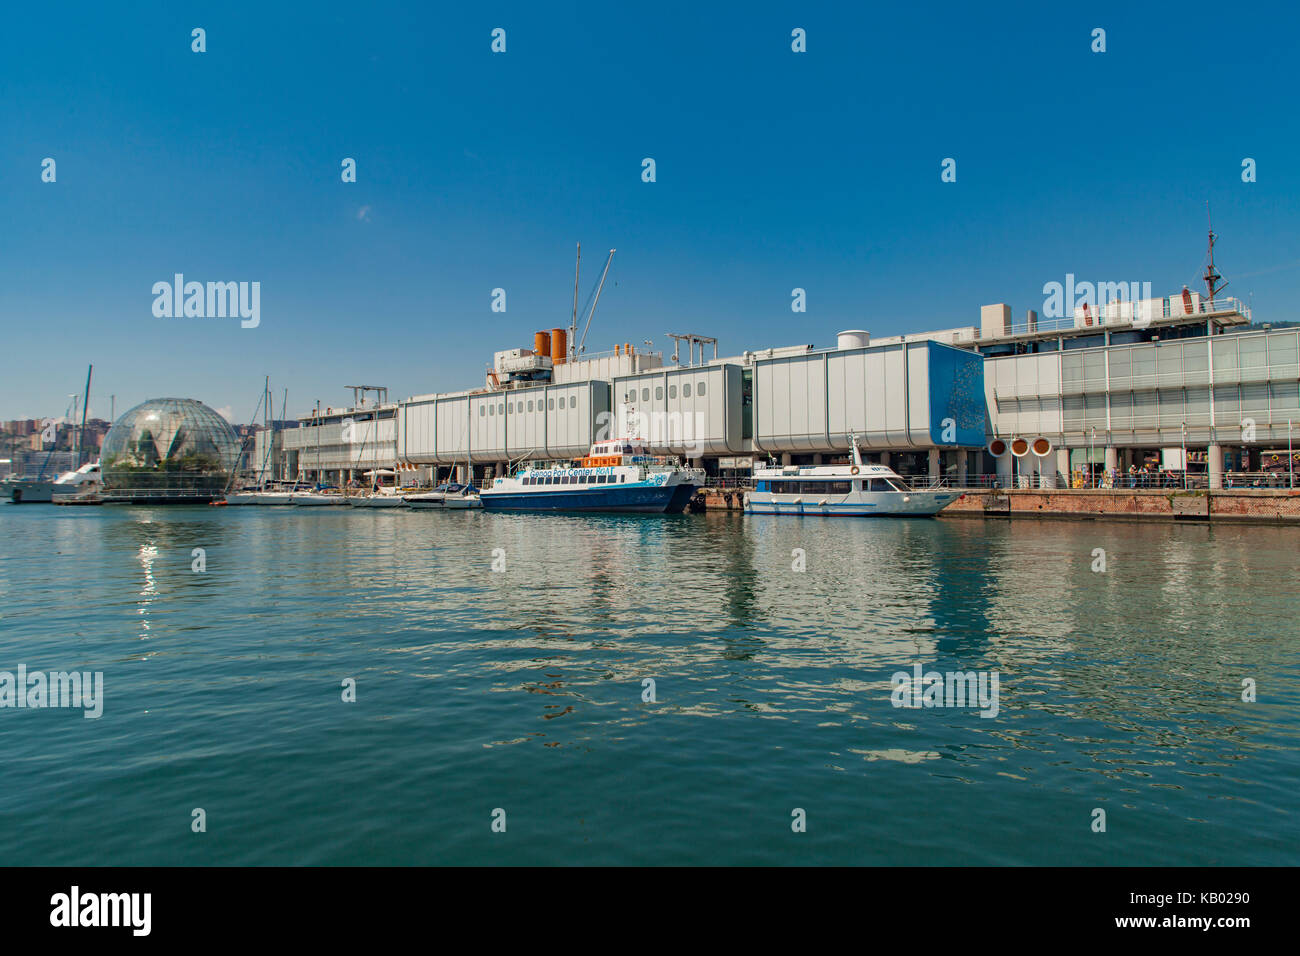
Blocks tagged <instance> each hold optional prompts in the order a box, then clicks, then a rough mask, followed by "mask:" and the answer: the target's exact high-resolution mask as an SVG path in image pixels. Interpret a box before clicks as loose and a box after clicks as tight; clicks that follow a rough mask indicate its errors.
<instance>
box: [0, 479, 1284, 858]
mask: <svg viewBox="0 0 1300 956" xmlns="http://www.w3.org/2000/svg"><path fill="white" fill-rule="evenodd" d="M1296 541H1297V539H1296V532H1295V531H1294V530H1293V529H1288V528H1278V527H1215V526H1210V525H1208V524H1203V523H1202V524H1180V523H1168V524H1159V525H1153V524H1140V523H1125V522H1078V521H1051V520H1044V521H1036V522H1017V523H1010V522H999V521H996V520H984V519H943V518H940V519H906V520H889V519H875V520H871V519H864V520H850V519H843V520H828V519H821V518H797V517H744V516H741V515H738V514H716V513H714V514H706V515H679V516H671V517H656V516H640V515H629V516H617V515H593V516H585V515H536V514H509V513H485V512H458V513H438V512H431V511H424V512H413V511H407V510H404V509H350V508H311V509H300V508H267V507H263V508H258V507H244V508H207V507H172V508H166V507H154V508H147V507H125V506H124V507H100V508H59V507H51V506H39V505H30V506H13V505H0V672H16V671H17V669H18V667H19V666H20V665H23V666H24V667H25V668H26V670H27V671H28V672H29V673H30V672H33V671H46V672H49V671H72V670H77V671H84V672H102V673H103V701H102V706H103V709H102V715H101V716H99V717H98V718H97V719H87V718H86V717H85V716H83V713H82V711H80V710H78V709H73V708H53V707H45V708H40V707H24V708H17V707H4V708H0V752H2V753H3V754H4V768H5V786H4V787H3V788H0V864H3V865H6V866H13V865H60V864H128V865H131V864H164V865H165V864H381V865H387V864H396V865H402V864H551V863H554V864H562V865H569V864H812V863H836V864H995V865H996V864H1065V865H1075V864H1079V865H1085V864H1086V865H1104V864H1116V865H1160V864H1171V865H1200V864H1208V865H1220V864H1281V865H1294V864H1296V863H1298V862H1300V852H1298V851H1297V845H1298V838H1300V826H1297V800H1296V793H1297V792H1298V788H1300V748H1298V747H1297V744H1298V743H1300V707H1297V704H1300V681H1297V677H1298V676H1300V625H1298V624H1297V618H1298V616H1300V597H1298V596H1297V595H1298V594H1300V588H1298V585H1300V572H1298V571H1297V565H1296V561H1295V554H1296ZM196 549H199V550H197V551H196ZM915 665H920V666H921V668H922V669H923V670H924V671H925V672H930V671H934V672H940V673H948V672H980V673H983V674H986V675H991V674H993V673H994V672H996V675H997V679H998V685H997V686H998V689H999V694H998V699H997V707H996V713H991V712H989V710H988V709H985V710H984V711H981V710H980V709H978V708H975V707H971V706H946V707H920V708H913V707H898V706H895V705H894V704H895V700H894V699H893V697H894V695H893V693H892V692H893V689H894V682H893V681H892V676H893V675H895V674H897V673H899V672H903V673H907V674H911V673H912V672H913V668H914V666H915ZM353 681H354V682H355V685H354V686H355V701H348V700H345V699H344V698H345V697H349V696H351V693H352V691H351V689H350V688H351V687H352V686H353V685H352V684H351V682H353ZM647 681H649V682H652V683H648V682H647ZM1244 686H1245V687H1246V688H1249V687H1253V688H1254V694H1255V696H1256V699H1255V700H1243V693H1244V691H1243V687H1244ZM1245 696H1247V697H1250V696H1251V694H1250V693H1248V692H1246V693H1245ZM968 703H969V702H968ZM982 714H987V716H985V715H982ZM1099 810H1100V811H1104V816H1101V815H1099V814H1098V812H1097V811H1099ZM801 812H802V813H801ZM1101 819H1104V831H1103V830H1100V829H1099V826H1098V820H1101ZM199 821H201V822H202V826H200V823H199ZM801 822H802V825H801ZM494 823H496V824H497V826H496V827H495V828H494ZM502 828H504V832H499V831H500V830H501V829H502ZM196 829H198V830H201V832H196Z"/></svg>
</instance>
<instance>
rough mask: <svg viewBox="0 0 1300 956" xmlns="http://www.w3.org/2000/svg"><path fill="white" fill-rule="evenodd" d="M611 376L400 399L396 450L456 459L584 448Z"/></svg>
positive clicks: (426, 460)
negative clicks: (600, 378)
mask: <svg viewBox="0 0 1300 956" xmlns="http://www.w3.org/2000/svg"><path fill="white" fill-rule="evenodd" d="M609 410H610V409H609V385H608V383H606V382H596V381H587V382H574V383H572V384H569V385H547V386H541V387H537V388H514V389H507V390H503V391H497V392H473V393H472V392H459V393H454V394H448V395H422V396H418V397H415V398H410V399H407V400H405V401H404V402H402V403H401V404H400V405H399V411H398V423H397V436H398V440H397V451H398V455H399V457H400V458H401V459H402V460H403V461H407V462H411V463H413V464H431V465H454V464H457V463H462V464H463V463H464V462H465V460H466V458H473V459H475V460H477V461H479V462H489V461H506V460H507V459H512V458H521V457H524V456H528V457H532V458H571V457H573V456H576V455H585V454H586V453H587V452H588V451H589V450H590V448H591V441H592V436H593V435H594V434H595V433H596V429H597V428H598V427H599V425H600V424H601V423H602V422H604V421H605V420H606V419H605V418H602V417H601V416H608V414H609Z"/></svg>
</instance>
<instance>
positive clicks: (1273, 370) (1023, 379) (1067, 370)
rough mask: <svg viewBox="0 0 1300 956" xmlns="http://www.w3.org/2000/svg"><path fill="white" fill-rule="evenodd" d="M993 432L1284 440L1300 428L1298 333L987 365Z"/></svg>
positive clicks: (1122, 441)
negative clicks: (1246, 431) (1248, 432)
mask: <svg viewBox="0 0 1300 956" xmlns="http://www.w3.org/2000/svg"><path fill="white" fill-rule="evenodd" d="M985 389H986V394H987V400H988V407H989V414H990V419H991V424H992V428H993V430H994V432H995V433H996V434H999V435H1046V436H1048V437H1049V438H1051V439H1052V440H1053V443H1054V444H1056V445H1058V446H1061V447H1065V446H1072V447H1075V448H1078V447H1081V446H1086V445H1087V444H1088V443H1089V441H1090V440H1091V438H1092V431H1093V429H1096V443H1097V446H1098V447H1102V446H1160V445H1165V446H1168V445H1178V444H1179V443H1180V441H1182V440H1183V426H1184V425H1185V426H1186V440H1187V441H1188V442H1189V443H1195V444H1205V443H1214V442H1233V441H1238V442H1239V441H1240V440H1241V432H1242V428H1243V423H1244V422H1246V421H1247V420H1249V421H1250V422H1252V423H1254V424H1255V433H1256V440H1257V441H1280V442H1285V441H1286V439H1287V435H1288V427H1287V423H1288V421H1290V422H1293V423H1300V332H1298V331H1296V330H1295V329H1282V330H1277V331H1265V330H1261V331H1257V332H1234V333H1232V334H1228V335H1215V336H1205V337H1200V338H1187V339H1175V340H1172V341H1163V342H1160V343H1159V344H1157V343H1155V342H1148V343H1142V344H1126V345H1109V346H1103V347H1096V348H1088V349H1076V350H1071V351H1058V352H1044V353H1038V354H1031V355H1008V356H999V357H992V356H990V357H989V358H987V359H986V361H985Z"/></svg>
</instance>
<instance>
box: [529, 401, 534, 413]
mask: <svg viewBox="0 0 1300 956" xmlns="http://www.w3.org/2000/svg"><path fill="white" fill-rule="evenodd" d="M528 410H529V411H530V412H531V411H532V410H533V401H532V399H529V400H528Z"/></svg>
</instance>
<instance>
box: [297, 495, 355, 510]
mask: <svg viewBox="0 0 1300 956" xmlns="http://www.w3.org/2000/svg"><path fill="white" fill-rule="evenodd" d="M347 503H348V499H347V498H345V497H343V496H342V495H329V494H322V493H320V492H315V491H295V492H294V493H293V494H292V495H290V496H289V504H291V505H297V506H298V507H300V508H316V507H321V506H326V505H346V504H347Z"/></svg>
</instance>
